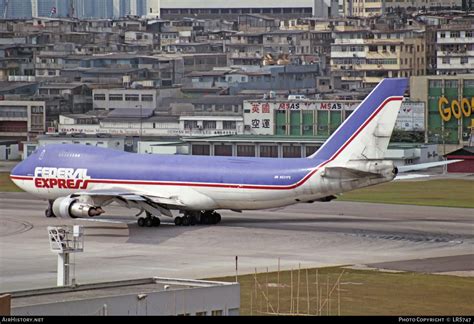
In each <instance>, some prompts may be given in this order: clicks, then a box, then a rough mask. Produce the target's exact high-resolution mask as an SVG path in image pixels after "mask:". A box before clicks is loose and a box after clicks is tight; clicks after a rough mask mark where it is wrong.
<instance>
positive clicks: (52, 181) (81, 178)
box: [34, 167, 91, 189]
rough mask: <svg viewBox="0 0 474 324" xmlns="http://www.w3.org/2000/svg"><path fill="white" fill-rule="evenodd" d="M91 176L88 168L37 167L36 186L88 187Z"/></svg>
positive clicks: (60, 187)
mask: <svg viewBox="0 0 474 324" xmlns="http://www.w3.org/2000/svg"><path fill="white" fill-rule="evenodd" d="M90 178H91V177H90V176H88V175H87V169H72V168H48V167H37V168H35V178H34V179H35V187H36V188H59V189H86V188H87V185H88V183H89V179H90Z"/></svg>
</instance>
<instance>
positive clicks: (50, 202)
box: [44, 200, 56, 217]
mask: <svg viewBox="0 0 474 324" xmlns="http://www.w3.org/2000/svg"><path fill="white" fill-rule="evenodd" d="M53 203H54V200H48V208H47V209H46V210H45V211H44V215H45V216H46V217H56V215H54V212H53Z"/></svg>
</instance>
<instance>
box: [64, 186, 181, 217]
mask: <svg viewBox="0 0 474 324" xmlns="http://www.w3.org/2000/svg"><path fill="white" fill-rule="evenodd" d="M79 196H89V197H91V198H92V199H94V200H95V201H100V202H101V203H104V202H106V201H109V202H112V201H117V202H119V203H122V204H125V205H127V206H128V207H138V208H141V209H145V210H149V209H150V208H154V209H158V210H159V211H160V212H161V213H162V214H164V215H166V216H172V214H171V212H170V210H169V209H170V208H179V207H185V204H184V203H183V202H182V201H181V200H180V199H179V198H178V197H174V196H165V195H163V196H157V195H149V194H146V193H141V192H133V191H123V190H91V191H84V192H77V193H75V194H72V195H71V197H79Z"/></svg>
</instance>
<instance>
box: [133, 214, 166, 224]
mask: <svg viewBox="0 0 474 324" xmlns="http://www.w3.org/2000/svg"><path fill="white" fill-rule="evenodd" d="M137 223H138V226H140V227H158V226H160V224H161V221H160V219H159V218H158V217H155V216H153V215H152V214H150V213H149V212H146V217H140V218H139V219H138V222H137Z"/></svg>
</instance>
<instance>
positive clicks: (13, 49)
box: [0, 0, 474, 164]
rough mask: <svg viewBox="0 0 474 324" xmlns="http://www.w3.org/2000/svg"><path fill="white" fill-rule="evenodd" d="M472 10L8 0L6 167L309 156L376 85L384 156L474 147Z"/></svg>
mask: <svg viewBox="0 0 474 324" xmlns="http://www.w3.org/2000/svg"><path fill="white" fill-rule="evenodd" d="M471 9H472V1H469V0H451V1H421V0H406V1H405V0H393V1H392V0H390V1H389V0H386V1H384V0H379V1H374V0H359V1H356V0H354V1H350V0H344V1H342V0H341V1H334V0H315V1H307V0H298V1H293V2H290V3H288V2H274V1H271V2H270V1H266V0H264V1H260V2H259V3H254V2H251V1H241V2H239V3H238V4H236V3H232V4H231V3H221V2H219V1H204V2H198V1H192V0H180V1H164V0H162V1H156V0H155V1H154V0H148V1H146V0H137V1H133V0H104V1H92V0H82V1H81V0H15V1H11V0H10V1H8V0H1V1H0V13H3V16H2V18H3V19H1V21H0V33H1V37H0V42H1V44H0V58H1V64H0V85H1V86H0V96H1V97H0V98H1V101H0V139H1V142H0V159H3V160H12V159H13V160H15V159H20V158H25V157H27V156H28V155H29V154H30V153H31V152H33V151H34V150H35V148H36V147H37V146H38V145H43V144H48V143H83V144H88V145H94V146H103V147H112V148H116V149H120V150H125V151H130V152H138V153H168V154H193V155H224V156H225V155H228V156H261V157H305V156H309V155H311V154H312V153H314V152H315V151H316V150H317V148H318V147H319V146H320V145H321V144H322V143H323V142H324V141H325V140H326V139H327V138H328V137H329V136H330V135H331V133H332V132H333V131H334V130H335V129H336V128H337V127H338V126H339V125H340V124H341V123H342V122H343V121H344V120H345V119H346V118H347V117H348V116H349V114H350V113H351V112H352V111H353V109H355V108H356V107H357V105H358V104H359V103H360V102H361V100H362V99H363V98H364V97H365V96H366V95H367V94H368V93H369V92H370V91H371V90H372V89H373V88H374V86H375V85H376V84H377V83H378V82H379V81H381V80H382V79H383V78H396V77H407V78H409V79H410V82H409V84H410V87H409V91H408V92H407V93H406V97H407V99H406V101H405V102H404V104H403V106H402V109H401V112H400V114H399V118H398V121H397V127H396V130H395V132H394V134H393V136H392V141H391V142H392V144H391V150H389V152H390V154H391V155H393V156H391V157H390V158H392V159H394V160H396V161H398V162H397V163H398V164H410V163H415V162H427V161H431V160H433V161H434V160H439V159H440V157H441V156H442V155H444V154H447V153H449V152H452V151H454V150H457V149H459V148H461V147H463V146H469V145H472V130H473V125H474V122H473V120H474V119H473V117H472V116H473V111H474V74H473V72H474V36H473V32H474V13H472V12H471Z"/></svg>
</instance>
